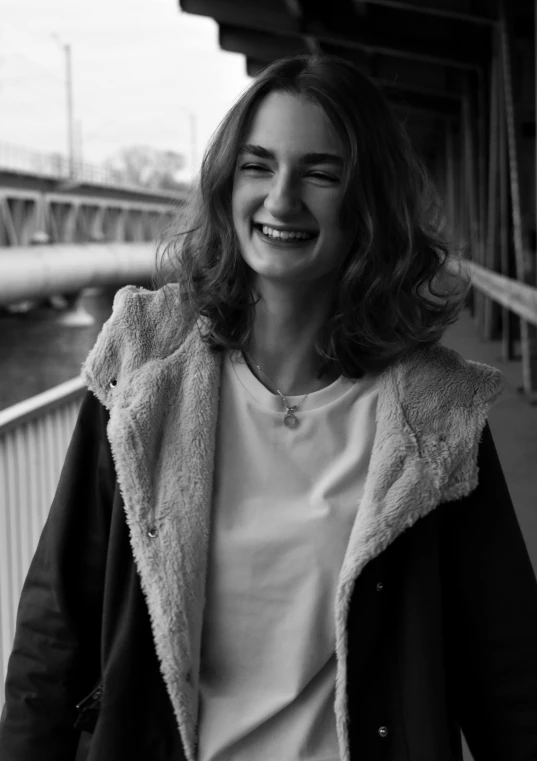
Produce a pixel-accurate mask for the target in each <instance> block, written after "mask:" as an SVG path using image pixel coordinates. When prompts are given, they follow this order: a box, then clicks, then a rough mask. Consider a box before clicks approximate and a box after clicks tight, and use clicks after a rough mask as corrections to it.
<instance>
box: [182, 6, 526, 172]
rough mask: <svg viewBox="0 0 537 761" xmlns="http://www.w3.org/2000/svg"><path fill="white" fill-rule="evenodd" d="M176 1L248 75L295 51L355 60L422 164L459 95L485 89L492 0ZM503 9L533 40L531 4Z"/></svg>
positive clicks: (454, 119)
mask: <svg viewBox="0 0 537 761" xmlns="http://www.w3.org/2000/svg"><path fill="white" fill-rule="evenodd" d="M179 2H180V6H181V8H182V10H183V11H185V12H187V13H193V14H197V15H201V16H208V17H211V18H213V19H214V20H215V21H216V22H217V24H218V27H219V42H220V47H221V48H222V50H225V51H229V52H233V53H242V54H243V55H244V56H245V57H246V69H247V72H248V73H249V74H250V75H252V76H254V75H255V74H256V73H257V72H258V71H259V70H260V69H261V68H263V67H264V66H266V65H267V64H268V63H271V62H272V61H274V60H276V59H277V58H282V57H284V56H288V55H295V54H298V53H313V52H323V53H330V54H335V55H339V56H342V57H344V58H347V59H350V60H352V61H354V62H355V63H356V64H357V65H358V66H359V67H360V68H361V69H362V70H363V71H364V72H366V73H367V74H368V75H369V76H371V77H372V78H373V79H374V81H376V82H377V83H378V84H379V86H380V87H381V88H382V90H383V91H384V92H385V94H386V95H387V97H388V99H389V100H390V101H391V102H392V103H393V104H394V106H395V108H396V109H397V111H398V112H399V113H400V115H401V118H402V119H403V121H404V123H405V125H406V127H407V130H408V132H409V134H410V136H411V138H412V140H413V142H414V143H415V144H416V146H417V147H418V148H419V150H420V151H421V153H422V154H423V155H424V156H425V157H426V158H427V157H431V156H432V155H434V154H437V153H438V149H439V148H440V147H441V149H442V150H443V146H444V139H445V125H446V122H451V123H453V124H454V125H455V127H456V128H457V127H458V124H459V121H460V116H461V99H462V96H463V94H464V93H465V92H467V93H469V94H473V96H475V95H476V93H477V92H479V91H480V90H481V91H486V89H487V87H488V66H489V62H490V59H491V55H492V52H493V44H494V42H493V39H494V37H493V30H494V28H495V25H496V22H497V19H498V3H497V2H496V0H179ZM510 6H511V7H510V16H511V23H512V24H513V26H514V31H515V33H521V34H524V33H526V34H528V30H529V33H530V34H533V0H517V2H516V3H513V2H511V3H510ZM513 9H515V10H514V15H513ZM482 105H483V104H482Z"/></svg>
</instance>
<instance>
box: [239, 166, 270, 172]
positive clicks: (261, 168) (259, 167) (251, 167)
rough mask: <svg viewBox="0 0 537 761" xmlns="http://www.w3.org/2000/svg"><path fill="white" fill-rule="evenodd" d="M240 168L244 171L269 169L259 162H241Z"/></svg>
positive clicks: (264, 170)
mask: <svg viewBox="0 0 537 761" xmlns="http://www.w3.org/2000/svg"><path fill="white" fill-rule="evenodd" d="M241 170H242V171H244V172H268V171H269V169H268V167H266V166H262V165H261V164H243V165H242V166H241Z"/></svg>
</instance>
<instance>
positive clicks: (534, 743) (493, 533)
mask: <svg viewBox="0 0 537 761" xmlns="http://www.w3.org/2000/svg"><path fill="white" fill-rule="evenodd" d="M478 467H479V484H478V486H477V488H476V489H475V490H474V491H473V492H472V493H471V494H470V495H469V496H468V497H467V498H465V499H463V500H460V501H459V502H457V503H455V504H451V505H446V506H445V507H446V510H445V512H444V518H443V524H442V539H441V547H442V573H443V590H444V610H445V632H446V650H447V670H448V682H449V684H450V685H451V689H452V702H453V705H454V709H455V712H456V714H457V719H458V721H459V723H460V726H461V727H462V731H463V733H464V736H465V738H466V741H467V743H468V747H469V748H470V751H471V753H472V755H473V757H474V761H506V759H509V761H530V759H537V581H536V578H535V573H534V571H533V567H532V564H531V560H530V557H529V554H528V550H527V547H526V544H525V541H524V538H523V536H522V532H521V529H520V526H519V523H518V520H517V517H516V514H515V511H514V509H513V504H512V501H511V497H510V495H509V490H508V488H507V484H506V481H505V477H504V474H503V471H502V467H501V464H500V461H499V458H498V455H497V452H496V448H495V445H494V441H493V438H492V434H491V431H490V428H489V426H488V424H487V425H486V426H485V429H484V431H483V435H482V438H481V442H480V445H479V453H478Z"/></svg>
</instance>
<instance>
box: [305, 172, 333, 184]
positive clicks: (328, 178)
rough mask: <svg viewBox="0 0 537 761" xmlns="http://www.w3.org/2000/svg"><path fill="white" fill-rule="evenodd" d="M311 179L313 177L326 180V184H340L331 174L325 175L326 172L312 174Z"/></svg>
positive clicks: (310, 174)
mask: <svg viewBox="0 0 537 761" xmlns="http://www.w3.org/2000/svg"><path fill="white" fill-rule="evenodd" d="M308 176H309V177H313V178H314V179H316V180H324V182H339V179H338V178H337V177H332V175H330V174H324V172H310V173H309V175H308Z"/></svg>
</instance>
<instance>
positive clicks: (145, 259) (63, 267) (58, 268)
mask: <svg viewBox="0 0 537 761" xmlns="http://www.w3.org/2000/svg"><path fill="white" fill-rule="evenodd" d="M155 263H156V255H155V245H154V244H152V243H106V244H103V243H95V244H92V243H87V244H80V245H69V244H66V245H57V246H16V247H15V246H13V247H6V248H4V249H0V273H1V277H0V305H1V306H6V305H8V304H14V303H17V302H19V301H26V300H34V299H41V298H45V297H47V296H52V295H53V294H56V293H76V292H77V291H80V290H82V288H88V287H90V286H106V285H117V286H120V285H126V284H127V283H140V282H145V281H147V280H150V279H151V277H152V275H153V273H154V269H155Z"/></svg>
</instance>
